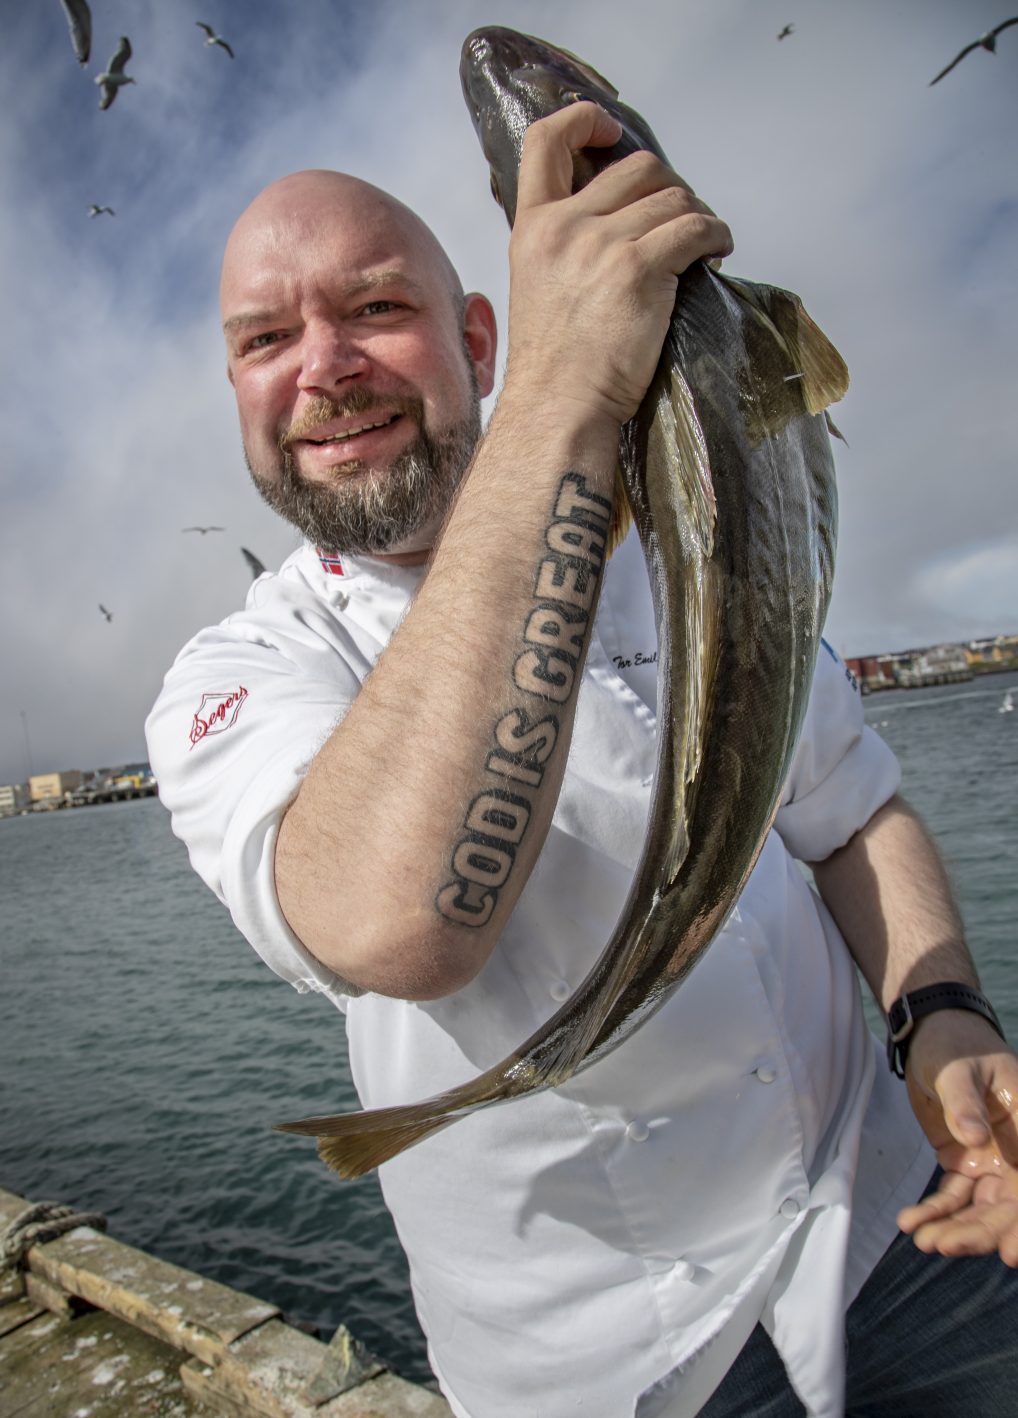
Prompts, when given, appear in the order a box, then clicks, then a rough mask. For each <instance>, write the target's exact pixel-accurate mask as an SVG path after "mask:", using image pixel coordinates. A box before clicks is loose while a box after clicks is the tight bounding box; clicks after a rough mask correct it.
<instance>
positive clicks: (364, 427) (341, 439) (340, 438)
mask: <svg viewBox="0 0 1018 1418" xmlns="http://www.w3.org/2000/svg"><path fill="white" fill-rule="evenodd" d="M395 417H396V415H395V414H392V415H390V417H389V418H387V419H382V420H380V422H378V423H362V424H360V425H359V427H357V428H348V429H347V430H346V432H345V433H334V434H333V435H332V436H331V437H330V438H312V439H311V440H310V442H311V443H317V444H319V445H322V444H325V443H345V442H346V440H347V439H348V438H353V437H354V435H355V434H358V433H367V432H368V431H369V429H372V428H385V427H386V425H387V424H390V423H392V421H393V419H395Z"/></svg>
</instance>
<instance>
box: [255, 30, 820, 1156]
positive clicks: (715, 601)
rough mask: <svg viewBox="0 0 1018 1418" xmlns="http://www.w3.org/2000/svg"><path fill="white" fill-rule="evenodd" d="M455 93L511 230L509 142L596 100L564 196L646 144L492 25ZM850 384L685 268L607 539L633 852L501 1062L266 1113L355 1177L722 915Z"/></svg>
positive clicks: (606, 1008)
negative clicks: (594, 143) (640, 560)
mask: <svg viewBox="0 0 1018 1418" xmlns="http://www.w3.org/2000/svg"><path fill="white" fill-rule="evenodd" d="M460 73H461V79H462V84H463V90H464V96H465V98H466V101H467V105H468V107H469V109H470V112H471V115H472V118H473V121H474V125H475V127H476V129H477V132H478V136H479V138H480V140H481V145H482V148H483V150H484V153H485V156H486V157H487V159H488V162H489V165H490V169H491V182H492V190H493V192H494V194H495V196H496V199H497V200H498V201H499V202H500V204H501V205H502V207H503V208H504V209H505V213H506V216H507V217H508V219H509V222H510V225H511V224H512V222H513V220H514V217H515V210H516V181H517V172H518V168H519V161H520V154H521V151H522V142H523V135H524V133H525V132H526V129H527V128H528V127H529V126H530V124H531V123H533V122H535V121H536V120H537V119H538V118H541V117H543V116H545V115H546V114H549V113H551V112H553V111H556V110H557V109H560V108H562V107H563V106H564V105H566V104H568V103H574V102H576V101H577V100H579V99H593V100H594V101H595V102H597V103H599V104H601V105H602V107H604V108H606V109H607V110H608V111H609V112H610V113H612V114H613V115H614V116H615V117H616V118H617V119H619V121H620V123H621V124H622V136H621V137H620V139H619V141H618V143H616V144H615V146H614V147H613V148H611V149H606V150H600V149H588V150H585V151H583V152H580V153H578V154H577V155H576V157H575V162H574V190H575V189H578V188H580V187H582V186H583V185H584V184H585V183H586V182H588V181H589V180H590V179H591V178H592V177H594V176H595V175H596V173H597V172H599V171H601V170H602V169H603V168H604V167H606V166H607V165H608V164H609V163H611V162H614V161H617V160H619V159H620V158H622V157H625V156H626V155H627V154H629V153H632V152H635V151H637V150H638V149H640V148H647V149H650V150H651V151H652V152H655V153H657V154H658V156H659V157H662V158H663V156H664V155H663V153H662V152H661V150H660V148H659V146H658V144H657V140H656V139H655V137H654V135H653V133H652V132H651V130H650V128H649V127H648V125H647V123H646V122H645V120H644V119H643V118H642V117H641V116H640V115H639V114H638V113H636V112H635V111H634V110H633V109H631V108H629V107H627V106H626V105H624V104H622V103H621V102H620V101H619V98H618V94H617V91H616V90H615V89H614V88H613V87H612V86H611V85H610V84H609V83H608V82H607V80H605V79H604V78H602V77H601V75H600V74H598V73H597V72H596V70H594V69H592V68H591V67H590V66H589V65H588V64H586V63H585V62H584V61H583V60H581V59H578V58H577V57H576V56H575V55H572V54H570V53H568V52H567V51H565V50H561V49H558V48H556V47H555V46H553V45H550V44H547V43H545V42H544V41H542V40H539V39H535V38H534V37H532V36H529V35H522V34H518V33H517V32H515V31H513V30H507V29H504V28H501V27H489V28H485V29H482V30H476V31H474V33H473V34H471V35H470V36H469V37H468V38H467V40H466V42H465V44H464V47H463V55H462V62H461V68H460ZM847 387H848V371H847V369H846V367H845V364H844V361H843V360H842V359H841V356H840V355H839V354H838V352H837V351H836V350H835V349H834V347H833V345H832V344H831V343H830V342H829V341H828V340H827V338H826V336H824V335H823V334H822V332H821V331H820V330H819V328H818V327H817V326H816V325H815V324H814V323H813V321H812V320H811V319H810V317H809V316H808V315H807V314H806V311H805V310H804V308H803V306H802V302H801V301H800V300H799V298H798V297H797V296H795V295H793V294H791V293H790V292H788V291H783V290H780V289H778V288H776V287H773V286H765V285H757V284H753V283H750V282H746V281H743V280H739V279H735V278H732V277H729V276H722V275H721V274H720V273H719V272H717V271H715V270H713V269H711V267H710V266H709V265H708V264H706V263H705V262H696V263H694V265H693V266H692V267H691V268H690V269H689V270H687V271H686V272H685V273H684V274H683V275H682V276H681V277H680V278H679V282H678V290H677V295H676V303H675V310H674V315H673V319H672V321H671V325H670V327H669V330H668V334H667V337H666V339H665V342H664V346H663V349H662V353H661V358H660V362H659V364H658V367H657V370H656V373H655V375H654V378H653V381H652V383H651V386H650V388H649V390H648V392H647V394H646V396H645V398H644V400H643V402H642V404H641V406H640V408H639V410H638V412H637V414H636V416H635V417H634V419H633V420H631V422H630V423H629V424H627V425H626V426H625V427H624V429H623V430H622V435H621V438H620V445H619V479H618V484H617V486H618V490H617V493H616V515H617V526H616V540H618V539H620V538H621V536H622V535H623V534H624V532H625V530H626V528H627V524H628V523H629V522H630V519H632V520H633V521H635V524H636V527H637V529H638V532H639V536H640V540H641V543H642V546H643V551H644V556H645V560H646V563H647V570H648V575H649V577H650V584H651V591H652V595H653V599H654V609H655V620H656V626H657V635H658V725H659V733H658V745H657V761H656V768H655V776H654V786H653V789H652V797H651V806H650V812H649V816H648V826H647V830H646V837H645V842H644V846H643V850H642V854H641V857H640V861H639V863H638V865H637V867H636V871H635V874H634V877H633V881H632V885H631V888H630V891H629V894H628V897H627V900H626V904H625V906H624V908H623V910H622V913H621V915H620V917H619V921H618V924H617V925H616V927H615V929H614V931H613V933H612V935H611V938H610V940H609V941H608V942H607V944H606V945H605V947H604V949H603V950H602V952H601V954H600V956H599V957H598V959H597V961H596V963H595V964H594V966H593V967H592V969H591V970H590V972H589V974H588V975H587V977H586V979H585V980H583V982H582V983H581V984H580V985H579V986H578V987H577V989H576V991H575V992H574V994H573V995H572V997H571V998H570V999H568V1000H567V1001H566V1002H565V1003H564V1004H563V1005H562V1007H561V1008H560V1009H559V1010H558V1011H557V1012H556V1013H555V1014H553V1015H552V1017H551V1018H550V1019H549V1020H548V1021H547V1022H546V1023H545V1024H544V1025H542V1026H541V1027H540V1028H538V1029H537V1030H536V1031H535V1032H534V1033H533V1034H532V1035H531V1036H530V1037H529V1038H528V1039H526V1040H525V1041H524V1042H523V1043H522V1044H520V1045H519V1047H518V1048H517V1049H516V1050H515V1051H514V1052H513V1053H512V1054H511V1055H510V1056H509V1057H507V1058H506V1059H504V1060H502V1061H501V1062H500V1063H498V1064H496V1065H495V1066H494V1067H492V1068H489V1069H487V1070H486V1071H485V1072H483V1073H481V1074H480V1075H479V1076H478V1077H476V1078H474V1079H472V1080H470V1081H468V1082H466V1083H464V1084H462V1085H460V1086H458V1087H456V1088H452V1089H449V1090H447V1091H446V1092H444V1093H440V1094H438V1095H436V1096H435V1097H433V1098H430V1099H426V1100H424V1101H422V1102H416V1103H407V1104H404V1105H396V1106H394V1107H388V1108H381V1109H373V1110H368V1111H363V1112H359V1113H349V1114H337V1115H330V1116H319V1117H312V1118H303V1119H300V1120H298V1121H296V1122H288V1123H280V1124H277V1125H276V1127H277V1129H278V1130H279V1131H283V1132H289V1133H298V1134H304V1135H309V1136H314V1137H316V1138H317V1140H318V1152H319V1155H320V1156H321V1158H322V1160H323V1161H324V1162H325V1163H326V1164H327V1165H328V1166H329V1167H330V1168H332V1169H333V1170H334V1171H336V1172H338V1173H339V1174H340V1175H341V1176H343V1177H357V1176H360V1175H362V1173H364V1172H366V1171H369V1170H371V1169H372V1168H373V1167H376V1166H379V1165H380V1164H381V1163H383V1162H385V1161H387V1160H388V1159H389V1158H391V1157H393V1156H395V1155H397V1153H399V1152H401V1151H402V1150H403V1149H404V1148H405V1147H409V1146H411V1145H412V1144H414V1143H417V1142H419V1141H421V1140H422V1139H424V1138H426V1137H428V1136H430V1135H431V1134H433V1133H434V1132H436V1131H437V1130H438V1129H440V1128H444V1127H447V1126H449V1125H450V1124H451V1123H453V1122H455V1121H456V1120H457V1119H459V1118H462V1117H465V1116H467V1115H468V1114H470V1113H472V1112H474V1111H475V1110H476V1109H478V1108H483V1107H487V1106H489V1105H492V1104H497V1103H505V1102H508V1101H510V1100H512V1099H514V1098H519V1097H522V1096H526V1095H528V1094H532V1093H534V1092H537V1091H539V1090H541V1089H546V1088H555V1087H558V1086H561V1085H562V1084H563V1083H565V1082H567V1080H568V1079H570V1078H571V1077H573V1076H574V1074H576V1073H577V1072H579V1071H581V1070H583V1069H586V1068H589V1067H590V1066H591V1065H592V1064H594V1063H596V1062H597V1061H598V1060H600V1059H601V1058H603V1057H604V1056H605V1055H606V1054H607V1053H609V1052H610V1051H611V1050H613V1049H616V1048H618V1047H620V1046H621V1045H622V1044H623V1043H624V1041H625V1040H626V1039H627V1038H628V1037H629V1036H630V1035H631V1034H632V1032H633V1031H634V1030H635V1029H638V1028H639V1027H640V1026H641V1025H642V1024H643V1023H645V1022H646V1021H647V1020H648V1019H649V1018H650V1017H651V1016H652V1015H653V1014H654V1013H655V1012H656V1011H657V1010H658V1009H659V1008H660V1007H661V1005H662V1004H663V1003H664V1002H665V1001H666V1000H667V999H668V998H669V997H670V996H671V994H672V993H673V991H674V990H675V989H677V988H678V986H679V985H680V984H681V983H682V981H683V980H684V979H685V978H686V977H687V976H688V975H689V972H690V971H691V970H692V969H693V967H694V966H695V964H696V963H697V961H698V960H699V959H700V958H701V957H702V955H703V953H704V951H705V950H706V949H707V947H708V946H709V945H710V943H711V941H712V940H714V938H715V937H716V936H717V934H718V932H719V931H720V929H721V927H722V926H723V925H724V923H725V921H726V920H727V919H728V917H729V915H730V914H731V911H732V910H733V908H734V906H735V904H736V902H737V900H738V898H739V895H740V893H741V891H742V889H743V887H744V885H745V883H746V881H747V879H748V877H749V874H750V872H751V871H752V869H753V866H754V865H755V863H756V860H757V858H758V856H759V854H760V851H761V850H762V847H763V843H764V840H765V838H766V836H767V833H768V831H769V830H770V827H771V824H772V822H773V820H774V815H775V813H776V811H777V806H778V803H779V800H780V795H781V791H782V787H783V785H784V783H785V779H786V777H787V774H788V770H789V766H790V763H791V759H792V754H793V752H794V749H795V746H796V742H797V739H798V735H799V731H800V728H801V724H802V719H803V715H804V713H805V709H806V704H807V701H808V697H809V691H810V686H811V682H812V678H813V670H814V666H815V662H816V656H817V653H818V650H819V646H820V642H821V631H822V628H823V622H824V618H825V615H826V611H827V605H828V601H829V598H830V592H831V584H832V579H833V573H834V553H835V541H836V528H837V492H836V486H835V479H834V462H833V455H832V452H831V443H830V438H829V436H828V431H827V427H826V424H825V420H824V417H823V414H824V412H825V410H826V407H827V405H828V404H829V403H832V402H834V401H836V400H837V399H839V398H841V397H842V396H843V394H844V393H845V391H846V389H847Z"/></svg>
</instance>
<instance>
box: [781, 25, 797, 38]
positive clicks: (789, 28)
mask: <svg viewBox="0 0 1018 1418" xmlns="http://www.w3.org/2000/svg"><path fill="white" fill-rule="evenodd" d="M794 33H795V26H794V25H786V26H785V28H784V29H783V30H782V31H781V33H780V34H779V35H778V39H787V38H788V36H789V35H790V34H794Z"/></svg>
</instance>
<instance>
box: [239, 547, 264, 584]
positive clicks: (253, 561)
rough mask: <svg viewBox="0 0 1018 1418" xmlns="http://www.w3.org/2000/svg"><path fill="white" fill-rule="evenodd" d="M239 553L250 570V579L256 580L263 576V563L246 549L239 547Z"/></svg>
mask: <svg viewBox="0 0 1018 1418" xmlns="http://www.w3.org/2000/svg"><path fill="white" fill-rule="evenodd" d="M241 551H242V552H243V553H244V560H245V561H246V562H247V564H248V566H250V568H251V575H252V577H254V579H255V580H257V579H258V577H259V576H264V574H265V570H266V568H265V566H264V565H263V563H262V562H260V561H259V560H258V558H257V557H256V556H255V554H254V552H253V551H248V549H247V547H241Z"/></svg>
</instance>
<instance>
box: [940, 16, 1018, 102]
mask: <svg viewBox="0 0 1018 1418" xmlns="http://www.w3.org/2000/svg"><path fill="white" fill-rule="evenodd" d="M1008 25H1018V15H1015V17H1014V19H1012V20H1004V22H1003V23H1002V24H999V25H997V27H996V28H995V29H992V30H987V32H986V34H984V35H980V36H979V38H978V39H974V40H973V41H972V43H971V44H967V45H966V46H965V48H964V49H963V50H962V52H961V53H960V54H958V55H956V56H955V58H954V59H952V60H951V62H950V64H948V66H947V68H946V69H941V71H940V73H939V74H938V75H937V77H936V78H935V79H931V80H930V83H929V87H930V88H931V89H932V87H933V85H934V84H937V83H939V82H940V80H941V79H942V78H943V77H944V75H945V74H950V72H951V70H952V69H953V68H954V66H955V65H956V64H960V63H961V61H962V60H963V59H964V58H965V56H966V54H971V53H972V51H973V49H988V50H989V51H990V53H991V54H994V53H995V52H996V49H997V36H998V35H999V34H1000V32H1001V30H1006V29H1007V27H1008Z"/></svg>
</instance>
